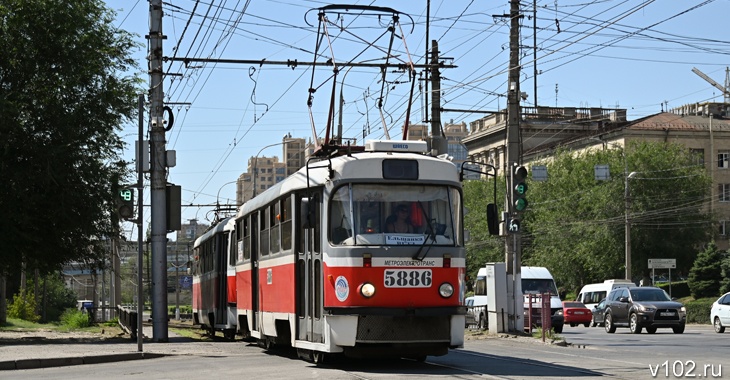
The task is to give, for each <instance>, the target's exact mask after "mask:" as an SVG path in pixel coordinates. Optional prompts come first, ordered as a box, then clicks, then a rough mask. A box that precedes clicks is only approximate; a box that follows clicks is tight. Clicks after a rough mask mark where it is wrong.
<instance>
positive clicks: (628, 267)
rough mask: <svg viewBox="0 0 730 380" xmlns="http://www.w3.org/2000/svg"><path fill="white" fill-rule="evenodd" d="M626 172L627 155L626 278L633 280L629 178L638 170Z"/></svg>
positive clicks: (625, 195)
mask: <svg viewBox="0 0 730 380" xmlns="http://www.w3.org/2000/svg"><path fill="white" fill-rule="evenodd" d="M626 172H627V169H626V156H624V178H625V179H624V201H625V205H626V209H625V211H624V216H625V218H626V223H625V228H626V233H625V235H626V279H627V280H631V217H630V215H629V207H630V202H629V180H630V179H631V178H634V177H635V176H636V172H631V173H630V174H627V173H626Z"/></svg>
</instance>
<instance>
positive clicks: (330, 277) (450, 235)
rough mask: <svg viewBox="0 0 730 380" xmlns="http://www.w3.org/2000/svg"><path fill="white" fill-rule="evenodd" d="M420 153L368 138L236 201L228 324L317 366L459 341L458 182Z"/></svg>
mask: <svg viewBox="0 0 730 380" xmlns="http://www.w3.org/2000/svg"><path fill="white" fill-rule="evenodd" d="M426 152H427V146H426V143H425V142H419V141H368V143H367V145H366V147H365V149H364V151H361V152H359V153H348V154H343V155H339V156H338V155H331V156H329V157H327V158H324V159H323V160H321V161H315V162H310V163H308V164H307V165H306V167H304V168H302V169H300V170H299V171H298V172H296V173H295V174H293V175H291V176H289V177H288V178H286V179H285V180H284V181H282V182H280V183H278V184H277V185H275V186H274V187H272V188H270V189H268V190H266V191H265V192H263V193H262V194H260V195H258V196H256V197H254V198H253V199H251V200H250V201H248V202H246V203H245V204H244V205H243V206H241V207H240V208H239V210H238V215H237V217H236V218H235V225H236V228H235V237H233V238H232V239H234V241H235V245H236V247H237V250H236V257H235V273H236V299H235V305H236V306H237V308H236V309H235V310H236V313H237V314H236V315H237V321H236V323H237V329H238V331H239V332H240V333H241V334H242V335H243V336H244V337H245V338H254V339H257V340H258V341H259V343H260V344H261V345H263V346H264V347H267V348H268V347H270V346H271V345H274V344H278V345H286V346H292V347H294V348H296V349H297V352H298V354H299V356H300V357H303V358H306V359H309V360H312V361H314V362H317V363H319V362H321V361H322V360H323V358H324V357H325V355H326V354H330V353H342V354H345V355H347V356H351V357H368V356H391V357H408V358H414V359H418V360H423V359H425V358H426V356H428V355H444V354H446V353H447V352H448V349H449V348H456V347H462V346H463V342H464V323H465V312H466V308H465V307H464V306H463V304H462V299H463V289H464V286H463V281H464V274H465V249H464V238H463V215H462V211H463V204H462V187H461V181H460V178H459V173H458V170H457V168H456V166H455V165H454V164H453V163H452V162H450V161H448V160H447V159H445V158H441V157H431V156H429V155H427V154H425V153H426ZM399 214H401V215H400V216H399ZM405 214H407V215H405ZM404 215H405V216H404ZM396 221H397V222H398V224H399V225H402V224H403V223H407V224H408V226H409V227H407V228H404V227H402V228H399V229H396V228H393V227H392V226H393V223H394V222H396ZM196 246H197V243H196ZM196 252H197V251H196ZM196 254H197V253H196ZM233 259H234V258H233V257H231V260H233ZM211 265H215V264H211ZM201 281H202V280H201ZM228 296H229V299H228V301H230V293H228Z"/></svg>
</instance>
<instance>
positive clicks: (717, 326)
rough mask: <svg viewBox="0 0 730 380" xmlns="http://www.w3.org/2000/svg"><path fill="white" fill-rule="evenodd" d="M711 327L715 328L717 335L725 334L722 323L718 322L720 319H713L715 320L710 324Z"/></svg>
mask: <svg viewBox="0 0 730 380" xmlns="http://www.w3.org/2000/svg"><path fill="white" fill-rule="evenodd" d="M712 326H713V327H714V328H715V332H716V333H718V334H722V333H724V332H725V326H723V325H722V322H720V317H715V320H714V321H713V322H712Z"/></svg>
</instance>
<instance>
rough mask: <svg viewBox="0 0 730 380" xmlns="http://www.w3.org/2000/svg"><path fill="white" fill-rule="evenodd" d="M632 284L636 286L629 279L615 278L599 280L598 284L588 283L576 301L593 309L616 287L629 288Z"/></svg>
mask: <svg viewBox="0 0 730 380" xmlns="http://www.w3.org/2000/svg"><path fill="white" fill-rule="evenodd" d="M630 286H636V284H634V283H633V282H631V281H629V280H621V279H613V280H606V281H603V282H599V283H597V284H588V285H586V286H584V287H583V289H581V290H580V293H578V298H576V301H578V302H582V303H583V304H584V305H586V307H587V308H589V309H590V310H591V311H592V310H593V308H594V307H595V306H596V305H598V303H599V302H601V300H602V299H604V298H606V295H607V294H608V293H610V292H611V290H614V289H616V288H628V287H630Z"/></svg>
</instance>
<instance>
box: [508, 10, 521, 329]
mask: <svg viewBox="0 0 730 380" xmlns="http://www.w3.org/2000/svg"><path fill="white" fill-rule="evenodd" d="M519 13H520V2H519V0H510V14H509V18H510V36H509V51H510V54H509V56H510V58H509V76H508V77H509V79H508V81H507V86H508V88H507V125H506V128H505V129H506V132H507V147H506V148H507V149H506V151H505V156H506V160H505V165H506V168H505V173H507V174H509V175H507V176H506V180H507V191H506V194H507V195H506V197H505V198H506V200H505V203H506V204H505V210H507V213H508V218H514V217H516V215H515V208H514V202H513V199H512V189H513V188H514V185H515V184H514V183H513V181H512V179H513V177H514V169H515V167H516V166H517V165H519V164H520V161H521V158H520V156H521V151H520V150H521V149H520V148H521V142H520V21H519V20H520V14H519ZM506 224H507V220H505V225H506ZM521 250H522V235H521V233H520V232H519V231H518V232H516V233H511V234H508V235H507V239H505V252H506V254H505V256H506V257H505V262H506V264H507V275H508V278H509V275H510V272H511V275H512V281H511V285H512V286H511V288H512V289H511V292H510V289H509V287H510V286H509V285H510V283H509V282H510V281H509V280H508V295H509V293H511V294H512V300H513V302H512V303H511V305H510V306H511V307H510V309H512V310H508V313H509V314H510V315H512V316H513V318H510V320H509V325H510V326H509V328H510V330H513V331H522V329H523V324H524V321H523V309H524V305H523V300H522V284H521V281H522V280H521V268H522V257H521ZM510 268H511V270H510Z"/></svg>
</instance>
